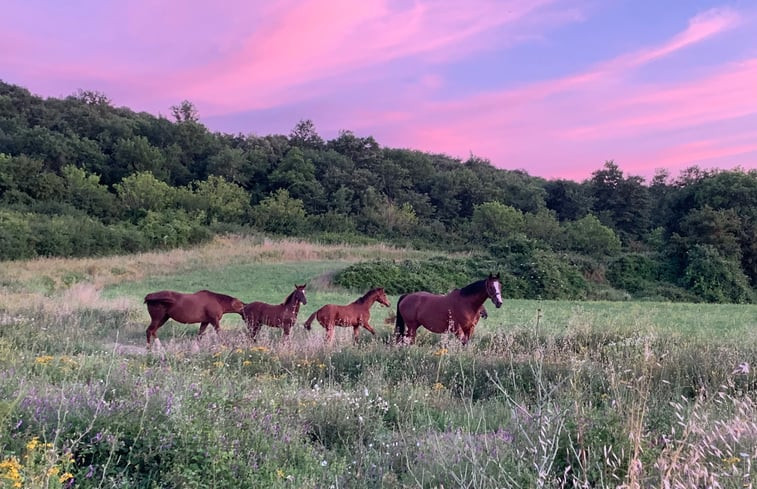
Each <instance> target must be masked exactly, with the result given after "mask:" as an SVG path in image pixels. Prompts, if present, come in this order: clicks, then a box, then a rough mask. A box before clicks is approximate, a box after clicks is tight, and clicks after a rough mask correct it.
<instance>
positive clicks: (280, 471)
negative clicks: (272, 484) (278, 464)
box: [276, 469, 286, 479]
mask: <svg viewBox="0 0 757 489" xmlns="http://www.w3.org/2000/svg"><path fill="white" fill-rule="evenodd" d="M276 475H277V476H278V477H279V479H283V478H284V477H286V474H285V473H284V471H283V470H281V469H276Z"/></svg>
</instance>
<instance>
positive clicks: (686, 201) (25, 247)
mask: <svg viewBox="0 0 757 489" xmlns="http://www.w3.org/2000/svg"><path fill="white" fill-rule="evenodd" d="M171 117H172V119H169V118H167V117H163V116H157V117H156V116H154V115H151V114H148V113H144V112H139V113H138V112H134V111H132V110H130V109H128V108H125V107H114V106H113V104H112V103H111V101H110V100H109V99H108V97H107V96H106V95H105V94H102V93H99V92H96V91H84V90H80V91H79V92H77V93H75V94H73V95H71V96H68V97H65V98H46V99H45V98H42V97H39V96H36V95H34V94H32V93H30V92H29V91H28V90H27V89H25V88H23V87H19V86H16V85H12V84H8V83H4V82H2V81H0V259H3V260H12V259H24V258H30V257H35V256H90V255H105V254H115V253H132V252H139V251H145V250H150V249H156V248H170V247H177V246H184V245H189V244H194V243H199V242H202V241H205V240H208V239H211V238H212V236H213V235H215V234H217V233H226V232H235V233H245V232H265V233H272V234H277V235H289V236H301V237H307V238H309V239H316V240H321V241H328V242H336V241H339V242H354V243H360V242H368V241H372V240H382V241H388V242H392V243H396V244H399V245H405V246H416V247H423V248H436V249H439V250H441V251H473V252H475V253H477V254H478V256H481V257H483V258H482V259H485V260H490V261H491V260H494V261H495V262H497V263H500V264H501V265H502V266H503V267H505V269H506V270H507V271H509V272H511V273H512V274H515V275H517V276H519V277H521V278H523V279H524V280H527V281H531V283H535V284H538V286H537V287H535V288H533V290H535V291H536V292H535V293H537V294H539V296H540V297H543V298H567V297H589V298H607V299H616V298H627V297H640V298H649V299H663V300H691V301H710V302H755V300H757V299H756V297H757V293H756V290H757V171H755V170H749V171H747V170H743V169H734V170H728V171H725V170H704V169H700V168H698V167H696V166H693V167H691V168H689V169H687V170H685V171H683V172H681V173H680V175H678V176H672V175H670V174H669V173H668V172H666V171H665V170H658V172H657V173H656V174H655V176H654V178H652V180H651V181H650V182H646V181H645V179H643V178H642V177H638V176H631V175H626V174H624V172H623V171H622V170H621V169H620V167H619V166H618V164H616V163H615V162H613V161H608V162H605V163H604V165H603V166H602V167H601V168H599V169H598V170H596V171H595V172H594V173H593V174H592V175H591V177H590V178H588V179H586V180H585V181H583V182H575V181H571V180H560V179H558V180H547V179H543V178H540V177H534V176H530V175H529V174H528V173H526V172H525V171H522V170H504V169H499V168H496V167H494V166H492V165H491V163H490V162H489V161H487V160H484V159H481V158H478V157H476V156H473V155H471V156H470V157H469V158H468V159H467V160H465V161H461V160H459V159H456V158H451V157H449V156H446V155H440V154H430V153H424V152H420V151H413V150H407V149H397V148H387V147H382V146H380V145H379V143H378V142H377V141H375V140H374V138H373V137H370V136H369V137H360V136H357V135H356V134H354V133H353V132H351V131H348V130H344V131H341V132H340V133H339V134H338V136H337V137H336V138H334V139H331V140H324V139H323V138H322V137H321V136H319V135H318V133H317V131H316V128H315V126H314V124H313V123H312V121H310V120H303V121H300V122H298V123H297V124H296V125H295V127H294V128H293V129H292V131H291V132H290V133H289V134H288V135H280V134H274V135H267V136H257V135H254V134H226V133H219V132H211V131H209V130H208V129H207V128H206V127H204V126H203V125H202V124H201V123H200V122H199V118H198V113H197V110H196V108H195V107H194V105H193V104H192V103H190V102H188V101H184V102H181V103H180V104H178V105H177V106H174V107H172V108H171ZM533 290H531V291H530V292H529V293H533ZM523 294H524V295H525V294H526V292H525V291H524V292H523Z"/></svg>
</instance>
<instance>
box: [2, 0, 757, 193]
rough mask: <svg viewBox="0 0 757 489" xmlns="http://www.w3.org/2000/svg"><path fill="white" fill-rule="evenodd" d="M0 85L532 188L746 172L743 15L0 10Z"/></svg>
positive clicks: (245, 4) (174, 3) (606, 8)
mask: <svg viewBox="0 0 757 489" xmlns="http://www.w3.org/2000/svg"><path fill="white" fill-rule="evenodd" d="M0 79H2V80H3V81H5V82H6V83H13V84H16V85H20V86H23V87H25V88H27V89H29V90H30V91H31V92H32V93H34V94H37V95H40V96H43V97H66V96H68V95H71V94H73V93H75V92H77V91H78V90H79V89H83V90H95V91H99V92H102V93H104V94H105V95H107V96H108V97H109V98H110V99H111V101H112V102H113V104H114V105H115V106H126V107H129V108H130V109H132V110H135V111H147V112H150V113H152V114H155V115H164V116H166V117H169V116H170V113H171V110H170V108H171V106H174V105H178V104H180V103H181V102H182V101H183V100H188V101H190V102H192V103H193V104H194V105H195V107H196V108H197V110H198V112H199V115H200V121H201V122H202V123H203V124H204V125H205V126H206V127H207V128H208V129H210V130H211V131H219V132H224V133H233V134H237V133H241V134H254V135H258V136H265V135H268V134H289V132H290V131H291V130H292V129H293V128H294V127H295V125H296V124H297V123H298V122H299V121H300V120H305V119H310V120H312V121H313V123H314V124H315V127H316V130H317V131H318V133H319V134H320V135H321V137H323V138H324V139H327V140H328V139H333V138H335V137H337V136H338V134H339V131H341V130H349V131H352V132H353V133H354V134H355V135H357V136H359V137H367V136H373V137H374V138H375V140H376V141H377V142H378V143H379V144H380V145H381V146H384V147H391V148H409V149H417V150H421V151H425V152H430V153H440V154H446V155H449V156H452V157H455V158H460V159H462V160H465V159H467V158H469V157H470V156H471V155H474V156H476V157H479V158H484V159H487V160H489V161H490V162H491V164H492V165H494V166H496V167H499V168H503V169H509V170H524V171H526V172H527V173H528V174H530V175H533V176H541V177H544V178H547V179H557V178H565V179H573V180H576V181H582V180H584V179H586V178H590V177H591V173H592V172H594V171H596V170H599V169H601V168H602V166H603V164H604V162H605V161H608V160H613V161H615V163H616V164H618V166H619V167H620V169H621V170H622V171H623V172H624V174H626V175H634V176H642V177H644V178H646V179H647V181H649V179H651V177H652V176H653V175H654V174H655V172H656V171H657V170H658V169H665V170H667V171H668V172H669V173H670V175H671V176H672V177H675V176H678V174H679V173H680V171H681V170H683V169H685V168H688V167H690V166H692V165H698V166H699V167H700V168H704V169H714V168H720V169H732V168H736V167H740V168H743V169H754V168H757V2H754V1H752V0H749V1H736V0H733V1H705V0H666V1H659V0H466V1H459V0H415V1H413V0H409V1H405V0H300V1H292V0H266V1H258V0H214V1H199V0H197V1H193V0H161V1H154V0H129V1H120V0H113V1H102V0H68V1H66V2H61V1H58V0H3V8H2V15H0Z"/></svg>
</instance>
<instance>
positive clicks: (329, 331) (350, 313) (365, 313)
mask: <svg viewBox="0 0 757 489" xmlns="http://www.w3.org/2000/svg"><path fill="white" fill-rule="evenodd" d="M374 302H378V303H379V304H383V305H384V306H386V307H389V299H387V298H386V292H384V289H383V288H381V287H380V288H377V289H372V290H369V291H368V292H366V293H365V294H364V295H363V296H362V297H361V298H359V299H357V300H356V301H355V302H353V303H351V304H347V305H346V306H340V305H336V304H326V305H325V306H323V307H321V308H320V309H318V310H317V311H315V312H314V313H313V314H311V315H310V317H309V318H308V319H307V320H306V321H305V324H304V326H305V329H307V330H309V329H310V325H311V324H312V322H313V319H318V322H319V323H321V326H323V327H324V328H326V342H328V343H331V341H332V340H333V339H334V328H335V327H336V326H344V327H352V338H353V340H354V341H355V342H357V338H358V334H359V331H360V326H362V327H364V328H365V329H367V330H368V331H370V332H371V334H373V335H375V334H376V331H375V330H374V329H373V327H372V326H371V325H370V324H369V323H368V321H369V320H370V319H371V306H372V305H373V303H374Z"/></svg>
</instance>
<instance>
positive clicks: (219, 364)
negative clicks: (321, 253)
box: [213, 362, 223, 368]
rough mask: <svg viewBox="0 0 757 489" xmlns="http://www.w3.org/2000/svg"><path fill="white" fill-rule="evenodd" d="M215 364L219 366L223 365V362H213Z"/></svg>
mask: <svg viewBox="0 0 757 489" xmlns="http://www.w3.org/2000/svg"><path fill="white" fill-rule="evenodd" d="M213 365H215V366H216V367H218V368H221V367H223V362H213Z"/></svg>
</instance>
